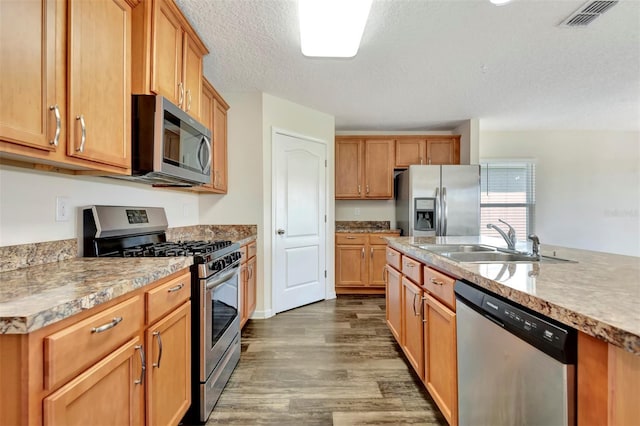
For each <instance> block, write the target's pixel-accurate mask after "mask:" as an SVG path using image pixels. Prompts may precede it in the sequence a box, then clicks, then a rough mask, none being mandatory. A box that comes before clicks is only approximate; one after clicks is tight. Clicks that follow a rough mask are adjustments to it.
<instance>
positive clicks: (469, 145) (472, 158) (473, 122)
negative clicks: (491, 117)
mask: <svg viewBox="0 0 640 426" xmlns="http://www.w3.org/2000/svg"><path fill="white" fill-rule="evenodd" d="M453 134H454V135H460V164H478V151H479V146H480V120H478V119H477V118H472V119H469V120H466V121H465V122H464V123H462V124H461V125H459V126H458V127H456V128H455V129H454V130H453Z"/></svg>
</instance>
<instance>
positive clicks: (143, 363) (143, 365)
mask: <svg viewBox="0 0 640 426" xmlns="http://www.w3.org/2000/svg"><path fill="white" fill-rule="evenodd" d="M134 349H136V350H138V351H140V362H141V363H142V364H141V368H140V378H139V379H136V380H134V381H133V383H134V384H136V385H140V384H142V381H143V380H144V372H145V371H146V370H147V363H146V362H145V361H144V348H143V347H142V345H136V346H134Z"/></svg>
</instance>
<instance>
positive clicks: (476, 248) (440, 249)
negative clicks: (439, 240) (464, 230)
mask: <svg viewBox="0 0 640 426" xmlns="http://www.w3.org/2000/svg"><path fill="white" fill-rule="evenodd" d="M418 247H420V248H421V249H424V250H428V251H433V252H436V253H470V252H487V251H489V252H493V251H495V250H496V248H495V247H491V246H484V245H481V244H422V245H419V246H418Z"/></svg>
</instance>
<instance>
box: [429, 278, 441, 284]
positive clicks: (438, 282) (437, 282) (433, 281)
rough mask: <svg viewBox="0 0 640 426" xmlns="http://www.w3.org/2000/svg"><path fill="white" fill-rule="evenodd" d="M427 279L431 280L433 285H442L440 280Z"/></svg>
mask: <svg viewBox="0 0 640 426" xmlns="http://www.w3.org/2000/svg"><path fill="white" fill-rule="evenodd" d="M429 281H431V282H432V283H433V284H435V285H444V283H443V282H442V281H438V280H436V279H435V278H431V279H430V280H429Z"/></svg>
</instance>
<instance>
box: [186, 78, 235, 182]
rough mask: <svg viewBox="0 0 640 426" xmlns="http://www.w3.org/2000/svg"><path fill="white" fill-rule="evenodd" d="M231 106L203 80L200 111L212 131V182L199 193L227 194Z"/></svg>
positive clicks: (204, 122) (203, 121)
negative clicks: (228, 122)
mask: <svg viewBox="0 0 640 426" xmlns="http://www.w3.org/2000/svg"><path fill="white" fill-rule="evenodd" d="M228 109H229V105H228V104H227V103H226V102H225V100H224V99H223V98H222V96H220V94H219V93H218V92H217V91H216V89H215V88H214V87H213V86H212V85H211V83H209V81H208V80H207V79H206V78H203V79H202V98H201V100H200V111H201V115H202V123H203V124H204V125H205V126H207V128H208V129H210V130H211V145H212V147H213V149H212V151H211V155H212V159H211V181H210V182H209V183H206V184H204V185H201V186H199V187H197V188H194V189H196V191H199V192H203V191H204V192H214V193H218V194H226V193H227V110H228Z"/></svg>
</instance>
